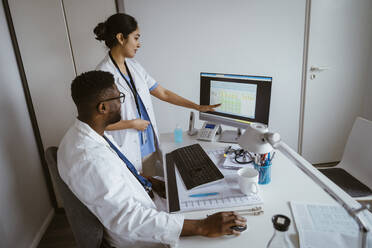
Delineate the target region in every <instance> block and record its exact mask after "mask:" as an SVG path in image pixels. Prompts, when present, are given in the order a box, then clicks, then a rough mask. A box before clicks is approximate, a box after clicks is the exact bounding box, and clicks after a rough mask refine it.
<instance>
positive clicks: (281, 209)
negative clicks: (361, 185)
mask: <svg viewBox="0 0 372 248" xmlns="http://www.w3.org/2000/svg"><path fill="white" fill-rule="evenodd" d="M183 139H184V141H183V143H181V144H175V143H174V141H173V134H162V135H161V137H160V143H161V146H160V148H161V150H162V152H163V156H165V154H166V153H168V152H170V151H172V150H174V149H177V148H179V147H183V146H187V145H191V144H195V143H199V144H200V145H201V146H202V147H203V148H204V149H205V150H206V151H208V150H216V149H219V148H225V147H226V146H227V144H226V143H217V142H202V141H197V140H196V137H195V136H193V137H190V136H188V135H187V134H186V133H184V135H183ZM164 161H165V158H164ZM319 174H321V173H319ZM323 179H324V180H328V179H327V178H325V177H324V176H323ZM328 181H329V180H328ZM329 183H330V184H332V182H331V181H329ZM332 186H333V187H337V186H335V185H334V184H333V185H332ZM336 190H337V189H336ZM259 194H260V196H261V197H262V199H263V201H264V205H263V209H264V211H265V213H264V214H263V215H260V216H245V217H246V218H247V224H248V230H247V231H245V232H243V233H242V234H241V235H240V236H238V237H235V236H223V237H219V238H206V237H200V236H193V237H181V238H180V242H179V244H178V246H177V247H180V248H186V247H190V248H191V247H192V248H194V247H213V248H216V247H221V248H226V247H252V248H261V247H266V245H267V243H268V241H269V240H270V238H271V236H272V235H273V232H274V228H273V225H272V222H271V217H272V216H273V215H275V214H284V215H287V216H288V217H290V219H291V226H290V229H289V230H288V233H289V237H290V239H291V240H292V243H293V244H294V246H295V247H299V244H298V234H297V231H296V229H295V225H294V219H293V216H292V213H291V210H290V206H289V201H292V200H293V201H299V202H305V203H307V202H309V203H324V204H335V203H336V201H335V200H333V198H331V197H330V196H329V195H328V194H327V193H326V192H325V191H324V190H323V189H322V188H321V187H320V186H318V185H317V184H316V183H314V182H313V181H312V179H311V178H309V177H308V176H307V175H306V174H305V173H304V172H303V171H302V170H300V169H299V168H298V167H297V166H296V165H295V164H294V162H293V161H291V160H290V159H289V158H287V157H286V156H285V155H284V154H283V153H281V152H279V151H277V154H276V155H275V159H274V160H273V166H272V171H271V183H269V184H268V185H260V188H259ZM343 196H344V197H346V198H347V197H348V196H347V195H345V194H344V195H343ZM348 199H349V200H350V201H353V199H352V198H351V197H349V198H348ZM354 202H355V201H354ZM245 208H246V207H245ZM237 209H244V207H238V208H229V209H213V210H205V211H196V212H190V213H185V218H186V219H200V218H205V217H206V215H207V214H211V213H214V212H219V211H231V210H237Z"/></svg>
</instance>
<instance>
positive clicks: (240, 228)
mask: <svg viewBox="0 0 372 248" xmlns="http://www.w3.org/2000/svg"><path fill="white" fill-rule="evenodd" d="M230 228H231V229H233V230H235V231H238V232H243V231H245V230H247V225H245V226H232V227H230Z"/></svg>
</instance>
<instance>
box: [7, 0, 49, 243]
mask: <svg viewBox="0 0 372 248" xmlns="http://www.w3.org/2000/svg"><path fill="white" fill-rule="evenodd" d="M0 33H1V36H0V54H1V56H0V88H1V90H0V105H1V106H2V117H1V118H0V137H1V138H0V202H1V208H0V247H4V248H5V247H17V248H18V247H19V248H22V247H31V243H32V242H33V241H34V242H35V238H36V239H37V238H38V237H37V235H39V233H38V232H39V230H40V229H41V228H42V226H43V224H45V222H46V220H47V218H48V217H50V213H51V211H52V206H51V203H50V200H49V196H48V192H47V189H46V183H45V180H44V177H43V173H42V168H41V162H40V158H39V155H38V151H37V146H36V141H35V137H34V134H33V130H32V126H31V121H30V118H29V115H28V110H27V105H26V101H25V96H24V93H23V89H22V84H21V80H20V77H19V72H18V67H17V64H16V60H15V56H14V53H13V47H12V45H11V40H10V36H9V31H8V28H7V24H6V20H5V14H4V11H3V3H2V2H1V3H0ZM44 226H45V225H44ZM36 241H37V240H36ZM34 244H35V243H34Z"/></svg>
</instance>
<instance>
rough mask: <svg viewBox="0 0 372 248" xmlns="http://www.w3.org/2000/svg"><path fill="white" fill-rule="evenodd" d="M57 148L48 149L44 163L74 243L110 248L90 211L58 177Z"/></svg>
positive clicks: (86, 246) (83, 246)
mask: <svg viewBox="0 0 372 248" xmlns="http://www.w3.org/2000/svg"><path fill="white" fill-rule="evenodd" d="M57 149H58V148H57V147H55V146H53V147H49V148H48V149H47V150H46V152H45V155H46V162H47V164H48V167H49V170H50V172H51V175H52V177H53V179H54V182H55V184H56V188H57V190H58V192H59V193H60V195H61V198H62V201H63V205H64V208H65V211H66V215H67V219H68V222H69V223H70V226H71V229H72V232H73V234H74V236H75V239H76V242H77V244H78V246H79V247H81V248H112V247H111V246H110V245H108V244H107V242H106V241H105V240H104V238H103V225H102V223H101V222H100V221H99V220H98V219H97V217H96V216H95V215H93V214H92V213H91V212H90V210H89V209H88V208H87V207H86V206H85V205H84V204H83V203H82V202H81V201H80V200H79V199H78V198H77V197H76V196H75V195H74V193H72V192H71V190H70V189H69V188H68V186H67V185H66V184H65V182H64V181H63V180H62V178H61V177H60V175H59V172H58V168H57Z"/></svg>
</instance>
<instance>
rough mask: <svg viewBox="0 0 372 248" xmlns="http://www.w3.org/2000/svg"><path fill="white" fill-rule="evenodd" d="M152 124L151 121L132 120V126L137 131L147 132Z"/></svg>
mask: <svg viewBox="0 0 372 248" xmlns="http://www.w3.org/2000/svg"><path fill="white" fill-rule="evenodd" d="M149 124H150V122H149V121H146V120H142V119H134V120H131V126H132V128H134V129H137V130H139V131H144V130H146V128H147V126H148V125H149Z"/></svg>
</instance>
